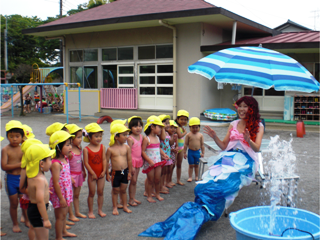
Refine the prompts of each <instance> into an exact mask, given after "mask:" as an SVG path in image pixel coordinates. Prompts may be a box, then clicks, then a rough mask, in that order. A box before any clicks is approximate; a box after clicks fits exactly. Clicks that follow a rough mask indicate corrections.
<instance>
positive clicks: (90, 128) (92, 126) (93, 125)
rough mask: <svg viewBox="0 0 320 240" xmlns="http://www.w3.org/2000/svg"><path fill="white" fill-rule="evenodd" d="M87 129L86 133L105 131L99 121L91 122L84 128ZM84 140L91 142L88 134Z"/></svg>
mask: <svg viewBox="0 0 320 240" xmlns="http://www.w3.org/2000/svg"><path fill="white" fill-rule="evenodd" d="M84 129H85V130H86V133H97V132H103V131H104V130H103V129H102V128H101V127H100V125H99V124H97V123H90V124H88V125H87V126H85V128H84ZM83 141H84V142H90V140H89V138H88V136H85V137H84V138H83Z"/></svg>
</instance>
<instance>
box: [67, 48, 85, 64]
mask: <svg viewBox="0 0 320 240" xmlns="http://www.w3.org/2000/svg"><path fill="white" fill-rule="evenodd" d="M82 61H83V51H82V50H74V51H70V62H82Z"/></svg>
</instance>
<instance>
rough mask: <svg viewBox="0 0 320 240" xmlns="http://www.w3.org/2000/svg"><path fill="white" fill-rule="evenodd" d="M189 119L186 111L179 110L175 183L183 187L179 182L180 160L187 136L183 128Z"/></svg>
mask: <svg viewBox="0 0 320 240" xmlns="http://www.w3.org/2000/svg"><path fill="white" fill-rule="evenodd" d="M188 119H189V113H188V112H187V111H186V110H179V111H178V113H177V119H176V123H177V124H178V126H179V128H178V130H177V134H178V154H177V159H176V160H177V164H176V166H177V183H178V184H179V185H184V183H182V182H181V181H180V178H181V164H182V159H183V147H184V137H185V136H186V134H187V131H186V129H185V128H184V126H186V125H187V123H188Z"/></svg>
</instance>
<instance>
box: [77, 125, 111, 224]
mask: <svg viewBox="0 0 320 240" xmlns="http://www.w3.org/2000/svg"><path fill="white" fill-rule="evenodd" d="M85 130H86V133H85V134H86V136H85V137H84V138H83V141H85V142H90V144H89V145H88V146H86V147H85V148H84V149H83V161H84V165H85V167H86V169H87V171H88V187H89V196H88V208H89V213H88V217H89V218H91V219H92V218H96V217H95V215H94V214H93V198H94V195H95V193H96V187H97V194H98V214H99V215H100V217H105V216H106V214H105V213H104V212H103V211H102V206H103V189H104V185H105V180H104V176H105V174H106V171H107V160H106V154H105V152H106V149H105V147H104V146H103V145H102V144H101V141H102V132H103V129H102V128H101V127H100V126H99V125H98V124H97V123H90V124H88V125H87V126H86V127H85Z"/></svg>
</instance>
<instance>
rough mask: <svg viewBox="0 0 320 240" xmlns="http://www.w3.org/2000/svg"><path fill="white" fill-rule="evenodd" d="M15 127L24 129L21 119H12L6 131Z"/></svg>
mask: <svg viewBox="0 0 320 240" xmlns="http://www.w3.org/2000/svg"><path fill="white" fill-rule="evenodd" d="M13 128H20V129H22V130H23V127H22V123H21V122H20V121H16V120H11V121H9V122H8V123H7V124H6V132H8V131H9V130H11V129H13Z"/></svg>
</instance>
